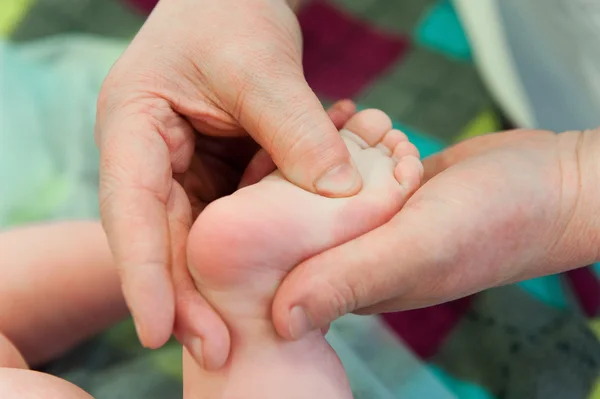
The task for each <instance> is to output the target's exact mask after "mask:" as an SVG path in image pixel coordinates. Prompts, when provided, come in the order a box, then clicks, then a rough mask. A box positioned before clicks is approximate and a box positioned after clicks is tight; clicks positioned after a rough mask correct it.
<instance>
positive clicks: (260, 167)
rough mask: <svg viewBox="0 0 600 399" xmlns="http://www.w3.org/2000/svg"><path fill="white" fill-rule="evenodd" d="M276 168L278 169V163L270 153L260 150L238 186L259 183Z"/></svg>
mask: <svg viewBox="0 0 600 399" xmlns="http://www.w3.org/2000/svg"><path fill="white" fill-rule="evenodd" d="M275 169H277V165H275V162H273V159H272V158H271V156H270V155H269V153H268V152H266V151H265V150H262V149H261V150H259V151H258V152H257V153H256V155H255V156H254V158H252V160H251V161H250V163H249V164H248V167H247V168H246V170H245V171H244V174H243V175H242V179H241V180H240V184H239V187H238V188H244V187H246V186H251V185H252V184H255V183H258V182H259V181H261V180H262V179H263V178H264V177H265V176H267V175H268V174H270V173H271V172H273V171H274V170H275Z"/></svg>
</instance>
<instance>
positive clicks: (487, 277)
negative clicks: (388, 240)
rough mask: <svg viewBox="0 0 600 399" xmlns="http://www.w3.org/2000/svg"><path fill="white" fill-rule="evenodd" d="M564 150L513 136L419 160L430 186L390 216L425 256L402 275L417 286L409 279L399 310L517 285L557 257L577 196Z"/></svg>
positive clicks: (542, 135) (548, 138)
mask: <svg viewBox="0 0 600 399" xmlns="http://www.w3.org/2000/svg"><path fill="white" fill-rule="evenodd" d="M571 147H572V146H571ZM569 149H570V148H569V146H568V145H566V144H565V140H563V142H562V143H561V138H560V137H559V136H557V135H555V134H553V133H549V132H530V131H517V132H508V133H503V134H497V135H490V136H484V137H481V138H476V139H471V140H469V141H466V142H464V143H461V144H459V145H457V146H456V147H454V148H451V149H448V150H446V151H445V152H444V153H441V154H440V155H436V156H433V157H432V158H431V159H429V160H426V166H425V168H426V171H427V172H428V173H427V174H428V176H427V177H428V178H429V179H430V180H429V181H428V182H427V183H426V184H424V186H423V187H422V188H421V189H419V190H418V191H417V193H415V194H414V196H413V197H412V198H411V199H410V201H409V202H408V203H407V204H406V206H405V208H404V209H403V210H402V211H401V212H400V213H399V214H398V215H397V216H396V222H397V223H401V224H400V225H399V226H400V227H399V228H403V226H408V227H407V228H414V229H415V233H414V237H418V239H419V242H418V243H415V245H419V246H423V247H425V248H429V251H423V253H428V255H427V256H430V258H429V259H423V263H422V264H423V265H425V269H423V270H419V271H418V273H417V272H416V271H407V274H406V276H411V275H414V276H416V278H418V280H414V279H413V281H410V280H408V281H410V282H409V284H408V285H407V287H409V288H408V289H407V291H406V292H405V293H404V294H403V295H402V296H403V297H404V300H403V307H405V308H414V307H419V306H426V305H431V304H434V303H439V302H441V301H445V300H448V299H449V298H456V297H460V296H464V295H467V294H470V293H473V292H474V291H477V290H478V289H480V288H481V287H491V286H495V285H499V284H505V283H509V282H513V281H516V280H520V279H524V278H527V277H529V275H530V273H532V272H534V270H532V267H535V266H536V265H535V264H532V263H536V264H537V263H539V262H557V260H558V259H559V258H562V256H561V255H560V254H556V253H554V252H553V249H554V247H556V246H557V244H558V243H559V241H560V240H561V239H562V234H563V233H564V232H565V229H566V228H567V224H568V213H569V212H570V210H572V209H573V207H574V204H575V202H576V196H574V195H573V194H572V193H576V192H577V190H572V186H573V185H576V184H577V177H576V176H575V175H574V174H571V173H570V172H569V171H571V170H576V169H577V166H576V165H573V162H576V160H575V159H574V157H570V155H569V154H570V153H569V151H568V150H569ZM565 150H566V151H565ZM438 171H439V173H438ZM403 276H405V275H404V274H403ZM404 284H406V280H405V281H404ZM396 304H397V302H396Z"/></svg>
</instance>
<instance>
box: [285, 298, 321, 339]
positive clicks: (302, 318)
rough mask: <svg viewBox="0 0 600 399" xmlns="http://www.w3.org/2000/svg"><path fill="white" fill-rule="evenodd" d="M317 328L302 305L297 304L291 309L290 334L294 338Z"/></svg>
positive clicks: (298, 337)
mask: <svg viewBox="0 0 600 399" xmlns="http://www.w3.org/2000/svg"><path fill="white" fill-rule="evenodd" d="M314 329H315V326H314V324H313V323H312V321H311V320H310V318H309V317H308V315H307V314H306V311H305V310H304V309H302V307H300V306H295V307H293V308H292V310H291V311H290V335H291V336H292V338H293V339H300V338H302V337H303V336H305V335H306V334H307V333H308V332H309V331H312V330H314Z"/></svg>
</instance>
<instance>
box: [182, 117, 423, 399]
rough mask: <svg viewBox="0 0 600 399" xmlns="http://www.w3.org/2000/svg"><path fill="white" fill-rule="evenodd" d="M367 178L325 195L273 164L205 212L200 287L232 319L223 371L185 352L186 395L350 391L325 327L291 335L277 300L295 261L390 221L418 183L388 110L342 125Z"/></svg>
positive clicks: (418, 170) (198, 246)
mask: <svg viewBox="0 0 600 399" xmlns="http://www.w3.org/2000/svg"><path fill="white" fill-rule="evenodd" d="M340 134H341V135H342V137H343V139H344V141H345V142H346V145H347V146H348V149H349V150H350V153H351V155H352V160H353V161H354V163H355V165H356V167H357V168H358V170H359V172H360V173H361V175H362V178H363V188H362V190H361V191H360V193H358V194H357V195H356V196H354V197H350V198H326V197H322V196H319V195H316V194H313V193H310V192H308V191H305V190H303V189H301V188H299V187H297V186H295V185H293V184H291V183H289V182H288V181H287V180H285V178H283V176H282V175H281V173H279V172H278V171H275V172H273V173H271V174H270V175H269V176H267V177H265V178H264V179H262V180H261V181H260V182H259V183H257V184H254V185H251V186H248V187H245V188H243V189H240V190H238V191H237V192H236V193H234V194H233V195H231V196H229V197H226V198H222V199H220V200H218V201H216V202H214V203H212V204H211V205H210V206H208V207H207V208H206V209H205V210H204V212H202V214H201V215H200V217H199V218H198V220H197V221H196V223H195V224H194V226H193V228H192V230H191V232H190V235H189V241H188V263H189V267H190V272H191V274H192V276H193V278H194V280H195V283H196V286H197V287H198V290H199V291H200V292H201V293H202V295H203V296H204V297H205V298H206V299H207V300H208V301H209V302H210V303H211V304H212V305H213V306H214V307H215V309H216V310H217V311H218V312H219V314H220V315H221V316H222V317H223V319H224V320H225V322H226V323H227V325H228V327H229V330H230V335H231V354H230V357H229V359H228V361H227V363H226V365H225V367H224V368H223V369H221V370H219V371H217V372H208V371H204V370H201V369H200V368H198V367H197V366H196V365H195V364H194V362H193V360H191V357H190V356H189V355H187V354H186V355H185V356H184V386H185V396H186V397H187V398H194V399H196V398H197V399H204V398H206V399H239V398H245V399H253V398H261V399H276V398H288V399H294V398H317V397H319V398H328V399H344V398H351V397H352V394H351V392H350V388H349V385H348V381H347V378H346V375H345V372H344V369H343V367H342V365H341V363H340V362H339V359H338V358H337V356H336V355H335V353H334V352H333V349H332V348H331V347H330V346H329V345H328V344H327V342H326V341H325V339H324V336H323V334H322V332H321V331H313V332H311V333H309V334H308V335H307V336H305V337H304V338H302V339H300V340H298V341H294V342H288V341H284V340H283V339H281V338H280V337H279V336H278V335H277V333H276V332H275V329H274V327H273V324H272V320H271V302H272V300H273V297H274V295H275V292H276V290H277V288H278V286H279V284H280V283H281V281H282V280H283V278H284V277H285V275H286V274H287V273H288V272H289V271H290V270H291V269H292V268H293V267H294V266H295V265H297V264H299V263H300V262H302V261H303V260H305V259H307V258H310V257H312V256H314V255H316V254H318V253H320V252H322V251H325V250H327V249H330V248H332V247H334V246H337V245H340V244H342V243H344V242H346V241H349V240H352V239H354V238H356V237H358V236H360V235H362V234H365V233H367V232H368V231H370V230H372V229H374V228H376V227H378V226H380V225H382V224H384V223H385V222H387V221H388V220H389V219H390V218H391V217H392V216H394V215H395V214H396V213H397V212H398V211H399V210H400V208H401V207H402V206H403V205H404V203H405V202H406V200H407V199H408V197H409V196H410V195H411V194H412V193H413V192H414V191H415V190H416V189H417V188H418V187H419V185H420V182H421V178H422V174H423V168H422V165H421V162H420V161H419V154H418V151H417V149H416V148H415V146H414V145H413V144H411V143H409V142H408V140H407V138H406V135H404V134H403V133H402V132H400V131H398V130H393V129H392V123H391V121H390V119H389V117H388V116H387V115H385V114H384V113H383V112H381V111H378V110H365V111H361V112H359V113H357V114H356V115H354V116H353V117H352V118H351V119H350V120H349V121H348V122H347V123H346V125H345V126H344V128H343V129H342V130H341V131H340Z"/></svg>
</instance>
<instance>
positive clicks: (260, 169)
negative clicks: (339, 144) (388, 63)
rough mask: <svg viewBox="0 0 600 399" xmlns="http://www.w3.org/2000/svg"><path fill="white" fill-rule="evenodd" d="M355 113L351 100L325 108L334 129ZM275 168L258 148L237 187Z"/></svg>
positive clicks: (249, 183)
mask: <svg viewBox="0 0 600 399" xmlns="http://www.w3.org/2000/svg"><path fill="white" fill-rule="evenodd" d="M355 113H356V106H355V105H354V102H352V101H351V100H340V101H337V102H336V103H334V104H333V105H332V106H331V107H329V108H328V109H327V115H329V117H330V118H331V121H332V122H333V124H334V125H335V128H336V129H341V128H342V127H344V125H345V124H346V122H347V121H348V120H349V119H350V118H351V117H352V116H353V115H354V114H355ZM275 169H277V165H275V162H273V159H272V158H271V156H270V155H269V153H268V152H266V151H265V150H262V149H261V150H260V151H258V152H257V153H256V155H255V156H254V158H252V160H251V161H250V163H249V164H248V167H247V168H246V170H245V171H244V174H243V176H242V179H241V181H240V185H239V188H243V187H246V186H250V185H252V184H255V183H258V182H259V181H260V180H261V179H262V178H264V177H265V176H267V175H268V174H270V173H271V172H273V171H274V170H275Z"/></svg>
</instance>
